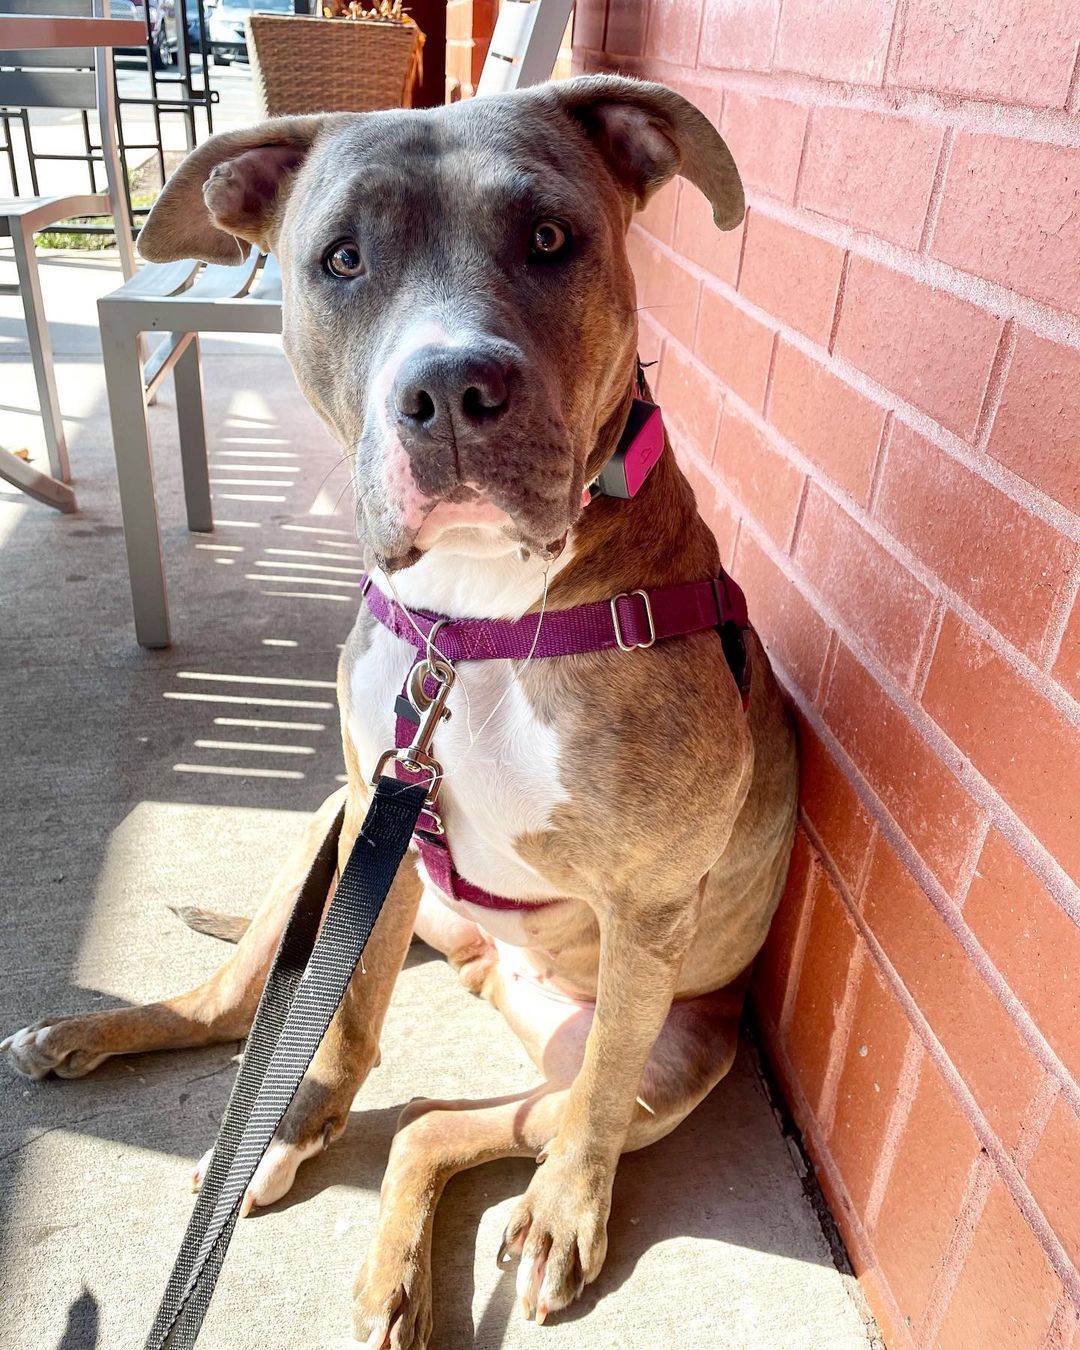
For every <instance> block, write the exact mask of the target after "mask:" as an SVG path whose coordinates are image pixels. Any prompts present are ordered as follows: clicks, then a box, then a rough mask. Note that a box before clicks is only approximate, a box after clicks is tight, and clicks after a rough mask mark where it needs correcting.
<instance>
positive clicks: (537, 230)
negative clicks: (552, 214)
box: [532, 220, 570, 258]
mask: <svg viewBox="0 0 1080 1350" xmlns="http://www.w3.org/2000/svg"><path fill="white" fill-rule="evenodd" d="M569 242H570V233H569V231H568V230H567V228H566V226H565V225H560V224H559V222H558V221H557V220H540V221H537V223H536V224H535V225H534V226H533V233H532V253H533V255H534V256H535V257H540V258H553V257H554V256H555V255H556V254H557V253H562V251H563V250H564V249H565V248H566V246H567V244H569Z"/></svg>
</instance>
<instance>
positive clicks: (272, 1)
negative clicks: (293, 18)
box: [209, 0, 296, 66]
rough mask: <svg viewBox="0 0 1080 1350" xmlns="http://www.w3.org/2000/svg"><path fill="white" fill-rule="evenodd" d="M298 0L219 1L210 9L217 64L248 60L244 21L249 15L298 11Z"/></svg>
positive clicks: (212, 47)
mask: <svg viewBox="0 0 1080 1350" xmlns="http://www.w3.org/2000/svg"><path fill="white" fill-rule="evenodd" d="M295 12H296V6H295V4H294V0H218V2H217V4H215V5H214V8H213V9H212V10H211V11H210V22H209V28H210V50H211V52H212V53H213V57H214V62H215V64H216V65H223V66H227V65H228V64H229V62H230V61H235V60H237V59H240V60H243V61H246V60H247V59H248V49H247V33H246V31H245V28H244V21H245V19H246V18H247V16H248V15H249V14H294V13H295Z"/></svg>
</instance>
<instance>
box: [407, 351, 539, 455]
mask: <svg viewBox="0 0 1080 1350" xmlns="http://www.w3.org/2000/svg"><path fill="white" fill-rule="evenodd" d="M516 376H517V367H516V364H515V363H514V362H513V361H512V360H511V359H510V358H509V357H507V356H503V355H501V354H500V353H498V352H497V351H496V350H494V349H493V350H490V351H488V350H483V349H477V348H467V347H436V346H431V347H421V348H420V350H419V351H416V352H414V353H413V354H412V356H410V357H409V359H408V360H407V361H406V362H405V364H404V365H403V366H402V367H401V369H400V371H399V372H398V376H397V379H396V380H395V381H394V392H393V404H394V409H395V412H396V415H397V419H398V421H399V422H400V423H402V425H403V426H405V427H407V428H408V430H409V431H410V432H412V433H413V434H414V435H415V434H420V435H423V436H429V437H432V438H439V437H442V436H447V437H449V436H451V435H457V434H460V433H462V432H468V431H471V430H479V429H481V428H484V427H487V426H488V425H489V424H490V423H492V422H494V421H496V420H497V419H498V418H500V417H502V416H503V415H504V414H505V413H506V412H507V410H508V409H509V407H510V398H511V386H512V385H513V383H514V380H515V378H516Z"/></svg>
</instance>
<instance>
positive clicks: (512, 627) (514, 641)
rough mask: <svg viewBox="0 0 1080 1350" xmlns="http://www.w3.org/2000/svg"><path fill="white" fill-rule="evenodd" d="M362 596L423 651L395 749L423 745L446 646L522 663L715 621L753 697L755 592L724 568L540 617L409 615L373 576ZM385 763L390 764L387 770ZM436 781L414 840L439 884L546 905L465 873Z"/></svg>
mask: <svg viewBox="0 0 1080 1350" xmlns="http://www.w3.org/2000/svg"><path fill="white" fill-rule="evenodd" d="M362 595H363V597H364V599H365V601H366V603H367V606H368V608H369V609H370V610H371V613H372V615H373V616H374V617H375V618H376V619H377V620H378V622H379V623H381V624H382V625H383V627H384V628H388V629H389V630H390V632H391V633H393V634H394V635H395V636H397V637H399V638H402V639H403V640H404V641H405V642H408V643H410V644H411V645H412V646H413V647H414V648H415V649H416V660H415V661H414V662H413V665H412V666H411V668H410V670H409V673H408V675H407V676H406V677H405V683H404V685H403V686H402V691H401V693H400V694H399V695H398V699H397V704H396V709H397V723H396V730H395V748H396V750H398V751H402V750H405V749H407V748H408V747H409V746H411V745H413V743H414V737H415V736H416V732H417V724H418V713H417V711H416V709H415V695H416V693H417V690H418V686H419V691H420V694H421V698H423V697H424V696H426V697H427V698H428V699H431V698H433V697H434V696H435V695H436V694H437V692H438V689H439V684H438V680H437V679H436V678H435V677H433V676H432V675H429V674H426V673H425V672H426V670H427V667H426V661H427V658H428V655H429V650H430V649H431V648H432V646H433V645H435V646H437V651H436V655H438V656H442V657H444V658H445V660H446V662H448V663H449V664H450V665H451V666H453V665H456V664H457V662H459V661H521V660H524V659H525V658H526V657H528V656H529V655H530V653H531V654H532V656H533V657H537V658H541V657H550V656H577V655H582V654H584V653H585V652H600V651H608V650H610V649H612V648H616V649H618V650H619V651H622V652H624V653H628V652H633V651H635V650H636V649H638V648H647V647H651V646H652V645H653V644H654V643H656V642H664V641H666V640H667V639H669V638H675V637H686V636H688V635H689V634H691V633H701V632H706V631H707V630H708V629H710V628H712V629H716V631H717V632H718V633H719V635H720V640H721V642H722V643H723V646H724V654H725V656H726V658H727V662H728V665H729V666H730V668H731V672H732V674H733V676H734V677H735V682H736V684H737V685H738V686H739V689H740V691H741V694H742V702H743V711H744V712H745V711H746V708H747V705H748V702H749V697H750V661H749V655H750V654H749V649H748V647H747V646H746V641H745V635H746V631H747V629H748V628H749V620H748V618H747V612H746V597H745V596H744V595H743V593H742V590H741V589H740V587H739V586H738V584H737V583H736V582H734V581H733V580H732V579H731V578H730V577H729V576H727V575H726V573H724V572H723V571H721V573H720V575H719V577H717V578H716V579H715V580H713V581H690V582H684V583H682V584H681V585H678V586H663V587H660V588H658V589H656V590H636V591H625V592H623V594H621V595H617V596H615V597H614V599H612V600H598V601H596V602H594V603H592V604H588V605H577V606H575V608H573V609H561V610H555V611H552V612H549V613H546V614H545V615H544V616H543V622H542V623H541V619H540V615H539V614H526V615H525V616H524V617H523V618H520V619H447V618H445V617H443V616H441V615H438V614H429V613H427V612H426V611H424V610H410V611H408V612H406V611H405V610H404V609H403V608H402V606H401V605H399V604H398V603H397V602H396V601H394V600H391V599H388V598H387V597H386V596H384V595H383V594H382V592H381V591H380V590H379V589H378V588H377V587H375V586H372V584H371V578H370V577H367V576H365V577H364V579H363V581H362ZM410 619H411V622H410ZM414 624H415V627H414ZM538 625H539V630H540V631H539V634H538V633H537V626H538ZM417 630H419V632H418V631H417ZM534 644H535V646H534ZM418 667H423V669H418ZM443 698H444V699H445V686H444V692H443ZM437 720H438V719H437V718H436V721H437ZM393 756H394V752H393V751H387V753H386V755H385V756H384V757H383V760H384V761H385V760H387V759H388V758H392V757H393ZM382 768H383V763H382V762H380V766H379V770H378V771H377V772H381V770H382ZM394 771H395V773H396V775H397V777H398V778H399V779H401V780H402V781H404V782H410V783H419V782H423V781H424V779H425V776H424V773H423V772H413V771H412V770H411V769H409V768H406V767H405V766H404V765H403V764H402V763H401V759H400V757H398V759H397V762H395V764H394ZM431 782H432V788H433V790H432V794H431V797H430V798H429V804H428V805H427V806H426V807H425V809H424V811H423V813H422V814H421V816H420V820H419V822H418V823H417V827H416V832H415V834H414V835H413V841H414V843H415V844H416V846H417V849H418V850H419V853H420V858H421V861H422V862H423V864H424V867H425V868H426V869H427V872H428V875H429V876H430V877H431V880H432V881H433V882H434V884H435V885H436V886H438V888H439V890H441V891H442V892H443V893H444V894H445V895H448V896H450V897H452V898H453V899H454V900H463V901H467V902H468V903H469V904H472V905H480V906H482V907H483V908H485V909H501V910H508V909H513V910H528V909H537V908H539V907H540V906H541V905H543V904H546V903H547V902H546V901H529V900H510V899H507V898H506V897H504V896H498V895H491V894H490V893H489V892H488V891H485V890H482V889H481V888H480V887H479V886H474V885H473V883H472V882H471V881H469V880H467V878H465V877H463V876H462V875H461V874H460V873H459V872H458V871H457V870H456V868H455V867H454V860H453V858H452V857H451V855H450V848H449V845H448V843H447V840H446V832H445V830H444V828H443V824H442V820H441V819H440V817H439V814H438V811H437V809H436V800H435V798H436V793H437V788H438V782H437V778H436V777H435V775H431Z"/></svg>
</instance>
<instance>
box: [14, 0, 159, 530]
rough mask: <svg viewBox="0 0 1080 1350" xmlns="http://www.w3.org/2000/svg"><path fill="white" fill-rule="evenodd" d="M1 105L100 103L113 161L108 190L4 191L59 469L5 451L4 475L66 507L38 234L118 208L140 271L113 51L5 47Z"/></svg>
mask: <svg viewBox="0 0 1080 1350" xmlns="http://www.w3.org/2000/svg"><path fill="white" fill-rule="evenodd" d="M0 14H6V15H15V14H17V15H50V16H52V15H58V16H61V17H65V18H68V17H70V18H86V17H90V16H92V15H97V16H99V17H107V15H108V0H105V2H104V6H103V5H102V4H101V3H100V0H98V3H95V2H94V0H0ZM0 106H4V107H7V108H17V109H26V108H65V109H71V108H75V109H87V110H96V112H97V120H98V127H99V131H100V136H101V157H102V160H103V161H104V167H105V181H106V185H107V190H106V191H105V192H86V193H78V194H73V195H64V196H37V197H0V238H5V237H6V238H10V239H11V241H12V244H13V246H14V250H15V266H16V269H17V272H18V277H19V280H18V285H17V287H4V288H3V289H4V290H5V292H6V293H8V294H10V293H11V291H12V290H17V292H18V294H19V295H20V296H21V298H22V303H23V313H24V315H25V318H26V332H27V338H28V341H29V346H30V359H31V362H32V363H33V367H34V382H35V384H36V385H37V392H38V403H39V406H40V409H41V420H42V423H43V427H44V432H45V444H46V447H47V450H48V457H49V468H50V469H51V471H52V473H51V476H50V475H49V474H46V473H42V472H40V471H38V470H36V469H33V468H31V467H30V465H29V464H27V463H25V462H24V461H23V460H21V459H18V458H17V457H16V456H15V455H12V454H10V453H9V452H8V451H4V450H0V477H2V478H5V479H6V480H7V481H8V482H10V483H14V484H15V485H16V487H19V488H21V489H22V490H23V491H24V492H26V493H28V494H29V495H30V496H32V497H35V498H37V500H39V501H42V502H45V503H46V504H47V505H49V506H53V507H56V508H57V509H58V510H60V511H74V510H75V493H74V492H73V491H72V489H71V488H70V487H69V486H68V484H69V482H70V479H71V471H70V467H69V464H68V452H67V442H66V440H65V438H64V424H63V420H62V418H61V414H60V401H59V399H58V398H57V393H56V377H55V372H54V370H53V356H52V344H51V343H50V341H49V329H48V324H47V322H46V319H45V311H44V307H43V304H42V298H41V278H40V276H39V274H38V266H37V255H36V253H35V250H34V234H35V233H36V232H38V231H40V230H45V229H48V228H49V226H51V225H56V224H58V223H59V222H60V221H62V220H70V219H72V218H73V217H76V216H95V215H97V216H100V215H105V216H108V215H111V216H112V218H113V221H114V223H115V226H116V243H117V248H118V250H119V253H120V266H121V268H122V269H123V273H124V276H125V277H131V276H132V275H133V273H134V271H135V251H134V248H133V247H132V242H131V220H130V218H129V216H128V209H127V197H126V195H125V192H124V181H123V170H122V169H121V166H120V156H119V153H118V151H117V144H116V108H115V103H114V95H113V65H112V52H111V50H109V49H108V48H101V47H99V48H96V49H95V48H90V47H83V48H66V49H62V50H49V51H0Z"/></svg>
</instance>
